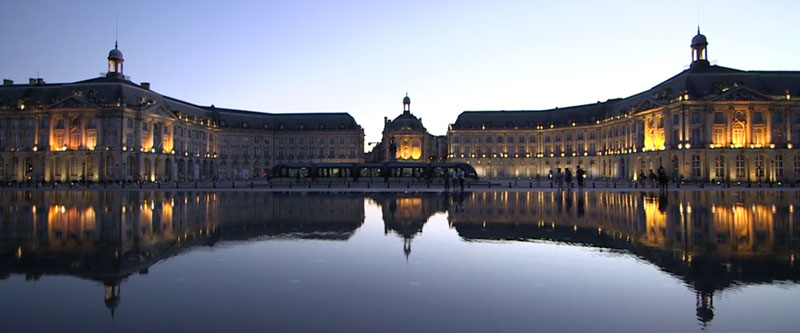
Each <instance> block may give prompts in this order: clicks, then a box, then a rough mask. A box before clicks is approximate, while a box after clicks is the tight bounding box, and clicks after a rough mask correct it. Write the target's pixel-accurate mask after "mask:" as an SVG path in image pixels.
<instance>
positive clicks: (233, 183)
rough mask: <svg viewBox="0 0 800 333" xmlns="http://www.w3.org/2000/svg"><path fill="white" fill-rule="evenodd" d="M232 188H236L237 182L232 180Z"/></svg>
mask: <svg viewBox="0 0 800 333" xmlns="http://www.w3.org/2000/svg"><path fill="white" fill-rule="evenodd" d="M195 184H196V183H195ZM231 188H236V182H231Z"/></svg>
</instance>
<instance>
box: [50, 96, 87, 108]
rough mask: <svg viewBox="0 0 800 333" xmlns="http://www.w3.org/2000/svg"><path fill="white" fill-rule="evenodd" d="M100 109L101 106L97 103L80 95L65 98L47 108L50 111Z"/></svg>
mask: <svg viewBox="0 0 800 333" xmlns="http://www.w3.org/2000/svg"><path fill="white" fill-rule="evenodd" d="M99 107H100V105H98V104H97V103H94V102H92V101H89V100H88V99H87V98H86V97H83V96H78V95H70V96H69V97H66V98H63V99H61V100H59V101H56V102H55V103H53V104H50V105H48V106H47V108H48V109H83V108H92V109H97V108H99Z"/></svg>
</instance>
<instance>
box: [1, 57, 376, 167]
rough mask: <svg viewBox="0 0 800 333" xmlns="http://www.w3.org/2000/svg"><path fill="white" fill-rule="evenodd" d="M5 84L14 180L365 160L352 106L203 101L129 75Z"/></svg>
mask: <svg viewBox="0 0 800 333" xmlns="http://www.w3.org/2000/svg"><path fill="white" fill-rule="evenodd" d="M123 62H124V58H123V55H122V52H121V51H120V50H119V49H118V48H117V46H116V45H115V46H114V49H113V50H111V52H109V54H108V74H107V75H105V76H103V77H98V78H94V79H89V80H85V81H79V82H74V83H57V84H48V83H45V82H44V80H42V79H31V80H30V81H29V83H28V84H14V82H13V81H11V80H3V86H2V87H0V179H2V180H6V181H80V180H91V181H103V180H129V181H130V180H145V181H175V180H184V181H185V180H209V179H254V178H256V179H257V178H262V177H264V176H265V175H266V173H267V171H268V170H269V168H270V167H271V166H272V165H274V164H276V163H282V162H359V161H363V151H364V133H363V129H362V128H361V126H359V125H358V124H357V123H356V121H355V120H354V119H353V117H352V116H350V115H349V114H347V113H295V114H274V113H262V112H252V111H242V110H232V109H224V108H217V107H215V106H214V105H211V106H199V105H195V104H192V103H188V102H185V101H181V100H178V99H175V98H172V97H168V96H164V95H161V94H158V93H156V92H154V91H152V90H151V89H150V84H149V83H146V82H142V83H140V84H136V83H133V82H132V81H130V79H129V78H128V77H127V76H125V75H123Z"/></svg>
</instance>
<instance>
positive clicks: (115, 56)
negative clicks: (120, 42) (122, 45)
mask: <svg viewBox="0 0 800 333" xmlns="http://www.w3.org/2000/svg"><path fill="white" fill-rule="evenodd" d="M108 60H125V58H123V57H122V51H120V50H119V49H118V48H117V43H114V49H112V50H111V51H109V52H108Z"/></svg>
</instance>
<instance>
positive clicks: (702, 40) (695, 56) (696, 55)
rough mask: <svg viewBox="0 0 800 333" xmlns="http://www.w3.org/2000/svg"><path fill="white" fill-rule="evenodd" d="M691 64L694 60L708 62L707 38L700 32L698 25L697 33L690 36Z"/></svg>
mask: <svg viewBox="0 0 800 333" xmlns="http://www.w3.org/2000/svg"><path fill="white" fill-rule="evenodd" d="M690 46H691V47H692V64H694V63H696V62H705V63H707V62H708V40H707V39H706V36H705V35H703V34H701V33H700V27H699V26H698V27H697V35H695V36H694V37H693V38H692V44H691V45H690Z"/></svg>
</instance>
